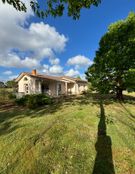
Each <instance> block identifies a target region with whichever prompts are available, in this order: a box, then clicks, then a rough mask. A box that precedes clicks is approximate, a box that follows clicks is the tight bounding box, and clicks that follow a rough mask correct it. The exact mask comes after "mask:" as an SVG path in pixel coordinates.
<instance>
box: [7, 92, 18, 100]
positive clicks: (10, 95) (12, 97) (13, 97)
mask: <svg viewBox="0 0 135 174" xmlns="http://www.w3.org/2000/svg"><path fill="white" fill-rule="evenodd" d="M8 98H9V99H11V100H12V99H16V95H15V94H13V93H10V94H9V95H8Z"/></svg>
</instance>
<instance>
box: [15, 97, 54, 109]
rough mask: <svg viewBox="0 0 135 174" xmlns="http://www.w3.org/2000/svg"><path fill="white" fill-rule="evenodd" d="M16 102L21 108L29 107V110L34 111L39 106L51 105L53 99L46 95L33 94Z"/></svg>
mask: <svg viewBox="0 0 135 174" xmlns="http://www.w3.org/2000/svg"><path fill="white" fill-rule="evenodd" d="M15 102H16V104H18V105H19V106H27V107H28V108H31V109H34V108H37V107H39V106H43V105H48V104H51V103H52V99H51V98H50V97H49V96H46V95H45V94H32V95H25V96H24V97H22V98H20V99H16V100H15Z"/></svg>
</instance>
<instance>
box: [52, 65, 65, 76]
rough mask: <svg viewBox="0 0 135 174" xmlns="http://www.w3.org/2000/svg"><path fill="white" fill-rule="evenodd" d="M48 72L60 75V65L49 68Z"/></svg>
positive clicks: (61, 70)
mask: <svg viewBox="0 0 135 174" xmlns="http://www.w3.org/2000/svg"><path fill="white" fill-rule="evenodd" d="M49 72H50V73H51V74H55V75H57V74H62V73H63V68H62V67H61V66H60V65H53V66H52V67H50V68H49Z"/></svg>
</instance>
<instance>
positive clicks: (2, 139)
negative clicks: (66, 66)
mask: <svg viewBox="0 0 135 174" xmlns="http://www.w3.org/2000/svg"><path fill="white" fill-rule="evenodd" d="M7 173H8V174H134V173H135V99H134V98H130V99H129V98H127V100H126V101H125V102H124V103H119V102H116V101H113V100H112V99H105V98H104V99H103V102H101V100H100V99H99V98H98V99H97V98H96V97H94V96H93V97H92V96H87V97H86V96H84V97H80V98H76V99H73V98H72V99H69V100H66V101H61V102H58V103H57V104H55V105H53V106H49V107H47V106H46V107H43V108H40V109H38V110H28V109H26V108H18V107H12V108H11V107H1V109H0V174H7Z"/></svg>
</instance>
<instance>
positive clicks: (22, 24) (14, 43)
mask: <svg viewBox="0 0 135 174" xmlns="http://www.w3.org/2000/svg"><path fill="white" fill-rule="evenodd" d="M32 15H33V13H32V11H31V9H30V8H29V7H28V9H27V13H23V12H18V11H16V10H15V9H14V8H13V7H11V6H9V5H7V4H4V5H3V4H2V2H0V16H1V17H0V66H5V67H17V68H18V67H27V68H33V66H34V67H38V66H40V62H41V61H42V60H43V59H45V58H49V59H51V60H50V61H51V62H52V64H58V63H59V60H58V59H57V58H56V57H55V53H57V52H62V51H63V50H64V48H65V46H66V42H67V38H66V37H65V36H64V35H63V34H60V33H58V32H57V31H56V29H55V28H54V27H52V26H50V25H48V24H45V23H43V22H40V23H31V24H30V25H28V23H27V19H28V18H29V17H30V16H32ZM5 19H6V20H5ZM13 49H16V50H17V51H21V52H24V55H25V56H24V57H23V59H22V58H21V57H20V56H19V54H18V53H17V52H15V51H13ZM26 52H31V55H30V56H28V55H27V54H26Z"/></svg>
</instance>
